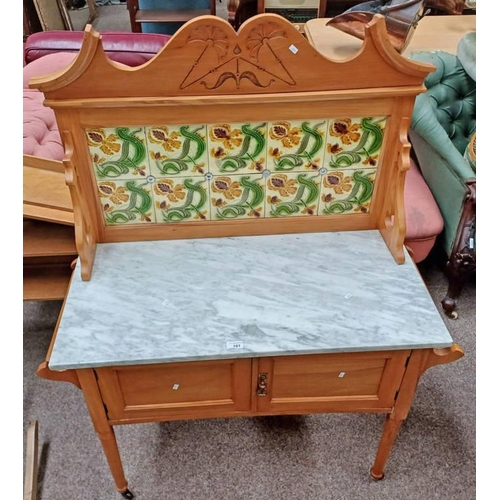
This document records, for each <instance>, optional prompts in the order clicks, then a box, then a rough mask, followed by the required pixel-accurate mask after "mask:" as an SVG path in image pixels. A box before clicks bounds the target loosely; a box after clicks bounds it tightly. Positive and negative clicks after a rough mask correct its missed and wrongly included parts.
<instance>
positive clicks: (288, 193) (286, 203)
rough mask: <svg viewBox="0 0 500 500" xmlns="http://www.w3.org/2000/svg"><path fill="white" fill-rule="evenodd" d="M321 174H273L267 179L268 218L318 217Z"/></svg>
mask: <svg viewBox="0 0 500 500" xmlns="http://www.w3.org/2000/svg"><path fill="white" fill-rule="evenodd" d="M320 181H321V176H320V174H319V173H318V174H309V173H305V172H302V173H295V172H293V173H272V174H271V175H270V176H269V177H267V179H266V217H285V216H291V215H292V216H295V215H301V216H305V215H317V213H318V201H319V191H320Z"/></svg>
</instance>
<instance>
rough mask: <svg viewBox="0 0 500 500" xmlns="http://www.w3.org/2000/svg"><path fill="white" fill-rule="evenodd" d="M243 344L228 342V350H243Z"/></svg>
mask: <svg viewBox="0 0 500 500" xmlns="http://www.w3.org/2000/svg"><path fill="white" fill-rule="evenodd" d="M243 347H244V344H243V342H226V348H227V349H243Z"/></svg>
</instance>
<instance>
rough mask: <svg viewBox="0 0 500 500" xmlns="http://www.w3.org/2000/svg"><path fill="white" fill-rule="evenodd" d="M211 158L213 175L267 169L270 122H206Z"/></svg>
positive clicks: (209, 157) (209, 156)
mask: <svg viewBox="0 0 500 500" xmlns="http://www.w3.org/2000/svg"><path fill="white" fill-rule="evenodd" d="M207 131H208V161H209V166H210V172H212V173H213V174H214V175H232V174H242V173H253V174H255V173H258V172H263V171H264V170H265V169H266V133H267V123H264V122H261V123H231V124H228V123H216V124H211V125H207Z"/></svg>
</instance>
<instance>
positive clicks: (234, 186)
mask: <svg viewBox="0 0 500 500" xmlns="http://www.w3.org/2000/svg"><path fill="white" fill-rule="evenodd" d="M264 194H265V178H264V176H263V175H262V174H252V175H227V176H226V175H220V176H214V177H213V179H212V180H211V181H210V205H211V218H212V220H224V219H242V218H246V219H248V218H251V219H255V218H259V217H263V216H264V203H265V197H264Z"/></svg>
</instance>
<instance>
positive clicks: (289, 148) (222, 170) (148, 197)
mask: <svg viewBox="0 0 500 500" xmlns="http://www.w3.org/2000/svg"><path fill="white" fill-rule="evenodd" d="M386 121H387V120H386V118H385V117H376V118H342V119H331V120H328V119H324V120H317V119H315V120H305V121H298V120H295V121H276V122H272V123H266V122H262V123H232V124H208V125H204V124H198V125H174V126H172V125H159V126H146V127H116V128H92V129H88V130H86V135H87V141H88V145H89V151H90V155H91V157H92V162H93V168H94V174H95V177H96V181H97V186H98V190H99V195H100V198H101V205H102V210H103V216H104V219H105V222H106V225H119V224H137V223H145V222H146V223H151V222H153V223H170V222H180V221H183V222H187V221H202V220H231V219H248V218H259V217H289V216H292V217H293V216H314V215H333V214H344V213H356V212H359V213H368V212H369V210H370V203H371V197H372V193H373V187H374V181H375V176H376V172H377V167H378V162H379V155H380V152H381V150H382V146H383V138H384V129H385V126H386Z"/></svg>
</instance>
